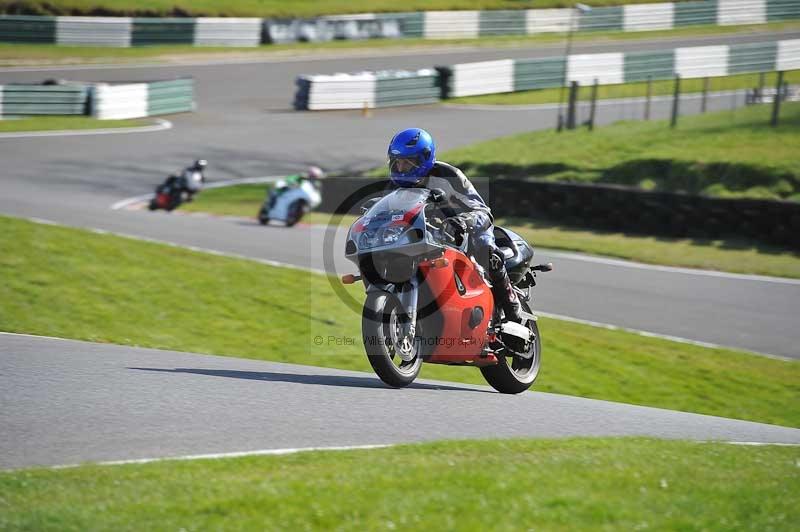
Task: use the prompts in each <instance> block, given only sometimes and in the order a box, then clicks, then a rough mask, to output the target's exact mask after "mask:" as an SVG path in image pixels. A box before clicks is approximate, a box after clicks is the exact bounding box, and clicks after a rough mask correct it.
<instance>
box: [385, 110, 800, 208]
mask: <svg viewBox="0 0 800 532" xmlns="http://www.w3.org/2000/svg"><path fill="white" fill-rule="evenodd" d="M770 113H771V108H770V106H766V105H764V106H752V107H748V108H743V109H738V110H736V111H725V112H719V113H710V114H706V115H699V116H684V117H681V118H680V121H679V123H678V127H677V128H676V129H670V128H669V126H668V124H667V123H666V122H665V121H654V122H620V123H616V124H614V125H611V126H608V127H603V128H599V129H597V130H595V131H593V132H590V131H586V130H585V129H581V130H575V131H569V132H564V133H557V132H555V131H537V132H531V133H523V134H519V135H512V136H507V137H501V138H498V139H493V140H490V141H486V142H481V143H478V144H474V145H471V146H467V147H464V148H459V149H455V150H450V151H448V152H446V153H443V154H441V155H440V158H441V159H442V160H445V161H448V162H450V163H452V164H455V165H456V166H459V167H460V168H461V169H462V170H464V171H465V172H466V174H467V175H473V176H494V177H515V178H520V177H538V178H542V179H547V180H552V181H568V182H583V183H615V184H620V185H628V186H636V187H640V188H643V189H647V190H664V191H671V192H686V193H689V194H704V195H709V196H719V197H750V198H767V199H788V200H792V201H800V151H798V150H797V146H798V145H800V103H786V104H784V105H783V106H782V112H781V124H780V125H779V126H778V127H776V128H771V127H769V118H770ZM381 172H385V170H381Z"/></svg>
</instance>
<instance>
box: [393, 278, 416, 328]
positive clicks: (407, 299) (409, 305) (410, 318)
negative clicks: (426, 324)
mask: <svg viewBox="0 0 800 532" xmlns="http://www.w3.org/2000/svg"><path fill="white" fill-rule="evenodd" d="M419 282H420V281H419V276H417V275H415V276H414V277H412V278H411V279H410V280H409V281H408V282H406V283H403V285H402V286H401V287H400V292H399V293H398V294H397V299H398V300H399V301H400V306H401V307H402V309H403V312H404V314H405V318H406V319H405V320H404V321H403V328H402V333H403V335H404V336H407V337H409V338H411V341H412V342H413V341H414V336H415V335H416V333H417V303H418V301H419Z"/></svg>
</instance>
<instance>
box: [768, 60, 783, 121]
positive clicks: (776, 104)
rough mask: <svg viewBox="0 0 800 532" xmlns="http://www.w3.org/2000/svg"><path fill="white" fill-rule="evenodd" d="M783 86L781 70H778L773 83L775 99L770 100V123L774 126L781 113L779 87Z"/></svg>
mask: <svg viewBox="0 0 800 532" xmlns="http://www.w3.org/2000/svg"><path fill="white" fill-rule="evenodd" d="M782 88H783V70H781V71H780V72H778V80H777V81H776V83H775V100H774V101H773V102H772V120H770V125H771V126H772V127H776V126H777V125H778V118H779V117H780V114H781V89H782Z"/></svg>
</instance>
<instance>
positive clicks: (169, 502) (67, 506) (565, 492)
mask: <svg viewBox="0 0 800 532" xmlns="http://www.w3.org/2000/svg"><path fill="white" fill-rule="evenodd" d="M798 460H800V451H798V450H797V449H796V448H790V447H775V446H770V447H743V446H733V445H726V444H719V443H715V444H712V443H687V442H673V441H657V440H646V439H609V438H606V439H571V440H543V441H542V440H539V441H531V440H501V441H492V442H491V444H489V446H487V443H485V442H439V443H433V444H424V445H413V446H412V445H406V446H401V447H396V448H389V449H375V450H369V451H346V452H336V453H332V452H328V453H323V452H315V453H302V454H297V455H291V456H279V457H252V458H237V459H226V460H201V461H193V462H160V463H153V464H144V465H125V466H113V467H110V466H83V467H80V468H77V469H66V470H30V471H19V472H5V473H0V493H2V494H3V496H2V499H0V508H2V509H3V511H0V528H2V529H11V530H110V529H113V530H123V529H140V530H141V529H147V530H209V529H215V530H228V529H235V530H250V529H253V530H309V529H326V530H330V529H337V530H377V529H390V530H392V529H401V530H403V529H432V530H445V529H447V530H456V529H458V530H486V529H491V530H520V529H527V528H532V529H536V530H637V529H644V528H647V529H656V530H714V531H715V530H719V531H724V532H727V531H729V530H741V529H750V530H776V531H780V530H791V529H792V528H793V527H794V526H795V525H792V523H795V524H796V523H797V522H798V521H800V509H799V508H800V507H798V505H797V504H796V501H797V499H798V497H800V477H799V476H798V475H797V464H798Z"/></svg>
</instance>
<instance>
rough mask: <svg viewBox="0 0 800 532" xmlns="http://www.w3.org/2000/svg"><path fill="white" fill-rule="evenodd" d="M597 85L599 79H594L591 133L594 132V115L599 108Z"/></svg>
mask: <svg viewBox="0 0 800 532" xmlns="http://www.w3.org/2000/svg"><path fill="white" fill-rule="evenodd" d="M597 85H598V81H597V78H594V84H593V85H592V105H591V107H590V108H589V122H588V125H589V131H593V130H594V114H595V110H596V108H597Z"/></svg>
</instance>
